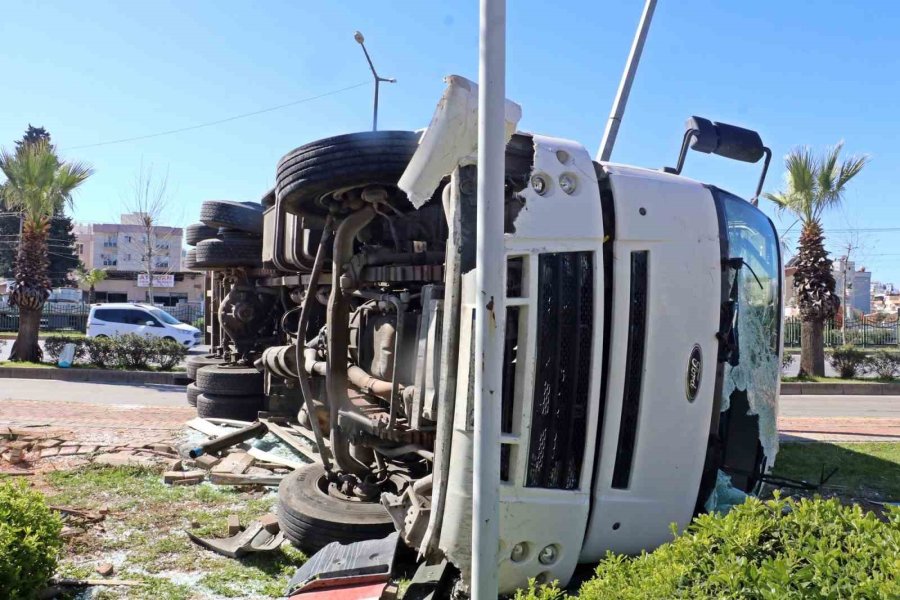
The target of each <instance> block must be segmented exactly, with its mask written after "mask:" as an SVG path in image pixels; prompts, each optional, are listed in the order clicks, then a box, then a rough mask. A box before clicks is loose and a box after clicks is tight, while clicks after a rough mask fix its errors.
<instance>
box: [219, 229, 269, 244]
mask: <svg viewBox="0 0 900 600" xmlns="http://www.w3.org/2000/svg"><path fill="white" fill-rule="evenodd" d="M217 237H218V238H219V239H220V240H223V241H225V242H228V241H231V240H258V241H259V242H258V243H259V244H260V247H261V246H262V241H261V240H262V238H261V237H260V236H258V235H257V234H255V233H247V232H246V231H241V230H240V229H233V228H231V227H220V228H219V229H218V233H217Z"/></svg>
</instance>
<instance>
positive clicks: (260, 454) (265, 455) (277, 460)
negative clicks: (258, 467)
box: [247, 448, 308, 469]
mask: <svg viewBox="0 0 900 600" xmlns="http://www.w3.org/2000/svg"><path fill="white" fill-rule="evenodd" d="M247 454H249V455H250V456H252V457H253V458H256V459H258V460H262V461H265V462H268V463H273V464H276V465H284V466H285V467H290V468H291V469H299V468H300V467H304V466H306V465H307V464H308V463H302V462H300V461H299V460H291V459H289V458H282V457H280V456H278V455H277V454H272V453H271V452H266V451H265V450H260V449H259V448H250V449H249V450H247Z"/></svg>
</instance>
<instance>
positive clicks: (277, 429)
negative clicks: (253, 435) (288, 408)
mask: <svg viewBox="0 0 900 600" xmlns="http://www.w3.org/2000/svg"><path fill="white" fill-rule="evenodd" d="M263 423H265V424H266V427H268V428H269V433H271V434H272V435H274V436H275V437H277V438H278V439H280V440H281V441H282V442H284V443H285V444H287V445H288V446H290V447H291V448H293V449H294V450H296V451H297V452H299V453H300V454H302V455H303V456H305V457H307V458H309V459H311V460H313V461H318V460H319V453H318V452H317V451H316V450H314V449H312V448H309V447H308V446H307V445H306V444H304V443H303V442H301V441H300V440H298V439H297V436H295V435H294V434H293V433H292V432H290V431H289V430H288V429H287V428H285V427H282V426H281V425H278V424H277V423H273V422H272V421H271V420H269V419H264V420H263Z"/></svg>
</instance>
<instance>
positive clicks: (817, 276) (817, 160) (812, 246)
mask: <svg viewBox="0 0 900 600" xmlns="http://www.w3.org/2000/svg"><path fill="white" fill-rule="evenodd" d="M842 147H843V142H840V143H838V144H837V145H836V146H834V147H833V148H830V149H829V150H828V151H827V152H826V153H825V155H824V156H822V157H816V156H814V155H813V153H812V151H811V150H810V149H809V148H799V149H796V150H793V151H791V153H790V154H788V155H787V157H785V161H784V163H785V168H786V169H787V173H786V174H785V190H784V191H782V192H778V193H775V194H766V195H765V197H766V198H768V199H769V200H771V201H772V202H774V203H775V204H776V205H778V210H779V211H785V210H786V211H789V212H792V213H794V215H796V217H797V219H798V220H799V221H800V223H801V225H802V230H801V232H800V240H799V241H798V243H797V263H796V266H797V272H796V273H795V274H794V289H795V290H796V293H797V305H798V307H799V308H800V319H801V327H800V374H801V375H820V376H821V375H824V374H825V340H824V323H825V321H826V320H827V319H830V318H832V317H833V316H834V314H835V312H836V310H837V308H838V306H839V305H840V300H839V299H838V296H837V295H835V293H834V275H833V274H832V271H831V260H830V259H829V258H828V253H827V252H826V251H825V244H824V240H825V236H824V234H823V233H822V222H821V217H822V213H824V212H825V210H827V209H829V208H833V207H836V206H838V205H840V203H841V202H842V201H843V199H844V192H845V191H846V188H847V184H848V183H849V182H850V180H851V179H853V178H854V177H856V176H857V175H858V174H859V172H860V171H862V168H863V167H864V166H865V165H866V163H867V162H868V161H869V157H868V156H852V157H850V158H848V159H846V160H844V161H841V159H840V154H841V149H842Z"/></svg>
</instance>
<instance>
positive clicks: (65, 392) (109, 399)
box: [0, 379, 187, 414]
mask: <svg viewBox="0 0 900 600" xmlns="http://www.w3.org/2000/svg"><path fill="white" fill-rule="evenodd" d="M3 400H37V401H43V402H48V403H50V402H53V401H54V400H65V401H66V402H83V403H85V404H95V405H118V406H179V407H180V406H185V405H186V404H187V401H186V400H185V396H184V386H179V385H140V386H137V385H112V384H106V383H89V382H81V381H48V380H43V379H0V414H2V412H3V406H2V401H3Z"/></svg>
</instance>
